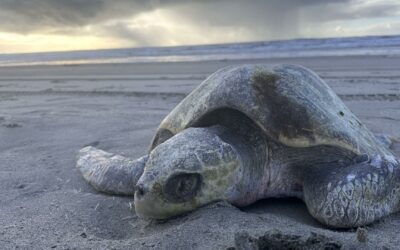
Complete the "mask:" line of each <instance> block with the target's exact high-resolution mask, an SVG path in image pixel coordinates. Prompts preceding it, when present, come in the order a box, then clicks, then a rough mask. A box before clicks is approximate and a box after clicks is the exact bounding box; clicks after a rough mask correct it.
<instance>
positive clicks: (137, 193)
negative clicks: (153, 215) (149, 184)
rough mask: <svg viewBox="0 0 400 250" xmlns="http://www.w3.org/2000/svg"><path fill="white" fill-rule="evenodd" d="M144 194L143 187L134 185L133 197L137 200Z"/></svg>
mask: <svg viewBox="0 0 400 250" xmlns="http://www.w3.org/2000/svg"><path fill="white" fill-rule="evenodd" d="M145 193H146V191H145V188H144V186H143V185H140V184H139V185H136V193H135V195H136V196H137V197H138V198H140V197H142V196H143V195H145Z"/></svg>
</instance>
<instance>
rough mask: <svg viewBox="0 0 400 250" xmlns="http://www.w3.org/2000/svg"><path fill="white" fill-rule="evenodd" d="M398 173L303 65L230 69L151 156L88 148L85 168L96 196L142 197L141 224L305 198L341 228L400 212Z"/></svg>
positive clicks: (187, 108)
mask: <svg viewBox="0 0 400 250" xmlns="http://www.w3.org/2000/svg"><path fill="white" fill-rule="evenodd" d="M399 165H400V161H399V160H398V159H397V158H396V157H395V156H394V155H393V153H392V152H391V151H390V149H389V148H388V147H387V146H385V145H384V144H383V143H381V142H380V141H379V140H378V139H377V138H376V137H375V135H373V134H372V133H371V132H370V131H369V130H368V129H367V128H366V127H365V126H364V125H363V124H362V122H361V121H360V120H359V119H358V118H357V117H356V116H355V115H354V114H353V113H352V112H351V111H350V110H349V109H348V108H347V107H346V106H345V105H344V103H343V102H342V101H341V100H340V99H339V97H338V96H337V95H336V94H335V93H334V92H333V91H332V89H331V88H330V87H328V85H327V84H326V83H325V82H324V81H323V80H322V79H321V78H320V77H318V76H317V75H316V74H315V73H314V72H312V71H311V70H309V69H306V68H304V67H301V66H295V65H278V66H274V67H270V66H266V65H245V66H234V67H227V68H223V69H221V70H219V71H217V72H216V73H214V74H212V75H211V76H210V77H208V78H207V79H206V80H205V81H204V82H203V83H202V84H201V85H200V86H198V87H197V88H196V89H195V90H193V92H192V93H190V94H189V95H188V96H187V97H186V98H185V99H184V100H183V101H182V102H181V103H179V105H178V106H177V107H176V108H175V109H173V110H172V111H171V112H170V113H169V114H168V115H167V117H166V118H165V119H164V120H163V121H162V122H161V124H160V125H159V128H158V129H157V132H156V134H155V136H154V138H153V140H152V143H151V146H150V150H149V152H148V154H147V155H145V156H143V157H141V158H140V159H137V160H130V159H128V158H125V157H123V156H120V155H114V154H110V153H107V152H104V151H102V150H99V149H96V148H94V147H90V146H89V147H85V148H83V149H81V150H80V153H79V159H78V162H77V167H78V169H79V170H80V172H81V173H82V175H83V177H84V178H85V179H86V181H88V182H89V183H90V184H91V185H92V186H93V187H94V188H95V189H97V190H99V191H102V192H106V193H112V194H123V195H134V204H135V211H136V213H137V214H138V216H139V217H143V218H153V219H166V218H169V217H172V216H176V215H179V214H182V213H186V212H189V211H192V210H194V209H196V208H198V207H200V206H203V205H205V204H208V203H211V202H214V201H218V200H225V201H227V202H229V203H231V204H233V205H235V206H239V207H242V206H246V205H249V204H251V203H253V202H255V201H257V200H260V199H264V198H268V197H298V198H300V199H302V200H303V201H304V202H305V203H306V205H307V207H308V210H309V212H310V213H311V215H312V216H313V217H314V218H316V219H317V220H318V221H320V222H322V223H324V224H326V225H328V226H331V227H337V228H346V227H356V226H361V225H365V224H369V223H371V222H373V221H375V220H377V219H380V218H382V217H384V216H386V215H388V214H390V213H393V212H396V211H398V210H399V208H400V204H399V198H400V166H399Z"/></svg>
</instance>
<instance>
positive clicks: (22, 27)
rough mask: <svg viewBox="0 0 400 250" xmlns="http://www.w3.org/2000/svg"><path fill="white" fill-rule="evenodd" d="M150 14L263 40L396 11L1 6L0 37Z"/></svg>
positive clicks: (257, 4)
mask: <svg viewBox="0 0 400 250" xmlns="http://www.w3.org/2000/svg"><path fill="white" fill-rule="evenodd" d="M360 6H361V7H360ZM154 9H169V10H170V11H172V12H173V13H175V14H176V16H178V17H181V20H185V22H187V23H189V24H191V25H193V26H199V27H207V26H208V27H222V28H223V27H227V28H235V27H237V28H242V29H245V30H247V31H248V32H249V33H251V34H253V35H254V37H261V38H264V39H269V38H286V37H295V36H296V35H299V32H300V27H301V26H302V25H304V24H306V23H307V22H308V23H310V22H311V23H318V22H328V21H332V20H343V19H349V18H368V17H386V16H393V15H396V13H397V14H398V11H399V7H398V6H397V5H396V4H394V3H393V2H385V1H381V2H379V3H376V4H374V5H370V6H367V7H365V6H364V7H363V5H362V1H360V0H333V1H321V0H248V1H245V0H242V1H240V0H215V1H212V0H206V1H204V0H203V1H201V0H198V1H195V0H191V1H189V0H186V1H185V0H164V1H163V0H158V1H156V0H153V1H149V0H0V31H8V32H15V33H62V32H66V33H69V32H71V33H73V32H74V29H76V30H79V28H82V27H85V26H87V25H93V26H96V25H99V24H102V23H104V22H106V21H108V20H118V19H121V18H128V17H134V16H136V15H138V14H140V13H145V12H148V11H151V10H154ZM107 28H108V32H109V33H110V35H112V36H120V37H121V38H123V39H132V40H135V41H136V42H137V43H139V44H143V45H147V44H151V43H152V39H153V38H152V37H149V36H148V35H147V36H146V37H142V36H141V34H140V31H139V30H136V29H131V28H129V27H127V26H124V23H123V22H121V23H119V22H117V24H114V25H109V26H107V25H106V26H105V27H103V31H105V32H107ZM155 28H157V27H155ZM154 39H155V38H154Z"/></svg>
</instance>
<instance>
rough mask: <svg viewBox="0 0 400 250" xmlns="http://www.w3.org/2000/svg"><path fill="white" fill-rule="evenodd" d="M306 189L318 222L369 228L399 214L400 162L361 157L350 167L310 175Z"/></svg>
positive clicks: (388, 157)
mask: <svg viewBox="0 0 400 250" xmlns="http://www.w3.org/2000/svg"><path fill="white" fill-rule="evenodd" d="M364 156H365V157H364ZM303 188H304V190H303V191H304V201H305V203H306V204H307V207H308V210H309V211H310V213H311V214H312V215H313V217H314V218H316V219H317V220H318V221H320V222H322V223H324V224H326V225H329V226H331V227H336V228H349V227H357V226H362V225H367V224H370V223H372V222H374V221H376V220H379V219H381V218H383V217H384V216H387V215H389V214H391V213H394V212H397V211H399V208H400V162H399V161H398V160H397V159H395V158H394V157H393V156H391V155H388V156H384V157H382V156H380V155H377V156H375V157H373V158H372V159H370V160H369V159H368V157H367V156H366V155H360V156H359V157H357V160H356V161H355V163H354V165H351V166H348V167H344V168H339V169H338V168H337V167H334V166H333V167H332V166H329V167H327V168H323V169H322V168H321V169H319V171H310V172H309V173H307V175H306V176H305V178H304V186H303Z"/></svg>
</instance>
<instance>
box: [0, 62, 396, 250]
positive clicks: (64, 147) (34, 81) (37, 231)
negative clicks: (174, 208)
mask: <svg viewBox="0 0 400 250" xmlns="http://www.w3.org/2000/svg"><path fill="white" fill-rule="evenodd" d="M280 63H290V64H300V65H303V66H305V67H308V68H310V69H312V70H314V71H315V72H316V73H318V74H319V75H320V76H321V77H322V78H323V79H324V80H325V81H326V82H327V83H328V85H329V86H331V87H332V89H333V90H334V91H335V92H336V93H337V94H338V95H339V97H340V98H341V99H342V100H343V101H344V102H345V104H346V105H347V106H348V107H349V108H350V110H351V111H353V112H354V114H355V115H356V116H357V117H359V118H360V120H361V121H362V122H363V123H364V124H365V125H366V126H367V127H368V128H369V129H370V130H371V131H373V132H374V133H377V134H387V135H390V136H392V137H395V138H400V56H399V55H390V54H388V55H358V56H325V57H322V56H312V57H294V58H288V57H282V58H270V59H235V60H228V59H225V60H214V61H197V62H196V61H194V62H138V63H119V64H82V65H79V64H75V65H47V66H40V65H37V66H18V67H0V160H1V163H0V173H1V174H0V248H2V249H14V248H19V249H50V248H53V249H228V248H231V249H256V248H251V247H255V246H258V247H259V248H262V247H266V246H267V245H269V246H271V245H272V246H276V247H277V248H276V249H278V248H279V247H284V246H292V245H287V244H293V246H303V247H305V248H311V247H320V246H323V247H325V246H330V247H332V248H330V249H339V247H342V249H385V248H387V249H396V248H398V246H399V245H400V237H399V234H400V213H399V214H395V215H392V216H389V217H387V218H385V219H383V220H381V221H379V222H377V223H374V224H372V225H370V226H366V227H365V228H363V229H361V230H362V232H364V233H366V240H362V239H361V238H360V229H359V230H358V233H357V230H356V229H350V230H331V229H328V228H325V227H324V226H323V225H321V224H319V223H317V222H316V221H315V220H314V219H313V218H312V217H311V216H310V215H309V214H308V212H307V209H306V207H305V205H304V204H303V203H302V202H301V201H299V200H295V199H272V200H271V199H267V200H263V201H260V202H257V203H256V204H254V205H251V206H249V207H246V208H241V209H238V208H236V207H233V206H231V205H228V204H226V203H223V202H219V203H215V204H211V205H209V206H206V207H204V208H201V209H199V210H197V211H194V212H192V213H190V214H188V215H184V216H180V217H177V218H174V219H171V220H168V221H162V222H159V221H158V222H156V221H145V220H142V219H139V218H138V217H137V216H136V215H135V213H134V209H133V208H132V205H131V202H132V201H133V197H120V196H112V195H105V194H101V193H98V192H96V191H95V190H94V189H93V188H92V187H91V186H89V185H88V184H87V183H86V182H85V181H84V180H83V178H82V177H81V175H80V173H79V172H78V170H77V169H76V168H75V163H76V156H77V152H78V151H79V149H80V148H82V147H84V146H87V145H92V146H96V147H98V148H100V149H103V150H105V151H109V152H112V153H116V154H122V155H124V156H127V157H131V158H137V157H140V156H142V155H144V154H145V153H146V152H147V149H148V147H149V143H150V141H151V139H152V137H153V135H154V132H155V130H156V128H157V126H158V124H159V123H160V122H161V120H162V119H163V117H165V115H167V114H168V113H169V111H170V110H172V109H173V108H174V107H175V106H176V105H177V104H178V103H179V102H180V101H181V100H182V99H183V98H184V97H185V96H186V95H187V94H188V93H190V92H191V91H192V90H193V89H194V88H195V87H196V86H198V85H199V84H200V83H201V82H202V81H203V80H204V79H205V78H206V77H207V76H209V75H210V74H211V73H213V72H215V71H216V70H218V69H220V68H222V67H225V66H229V65H241V64H268V65H274V64H280ZM393 150H394V151H395V153H396V154H397V155H398V156H399V157H400V145H399V144H395V145H394V146H393ZM357 235H358V236H359V237H357ZM288 242H289V243H288ZM285 244H286V245H285ZM335 247H336V248H335ZM316 249H317V248H316Z"/></svg>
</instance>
